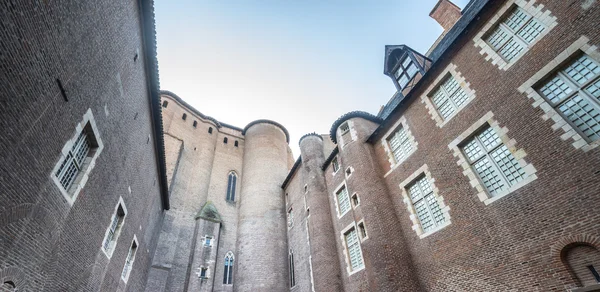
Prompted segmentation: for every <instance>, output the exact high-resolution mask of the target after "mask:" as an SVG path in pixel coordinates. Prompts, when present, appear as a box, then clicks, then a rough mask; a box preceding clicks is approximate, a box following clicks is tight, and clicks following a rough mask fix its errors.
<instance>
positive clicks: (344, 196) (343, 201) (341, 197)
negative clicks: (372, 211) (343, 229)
mask: <svg viewBox="0 0 600 292" xmlns="http://www.w3.org/2000/svg"><path fill="white" fill-rule="evenodd" d="M335 194H336V197H337V201H338V206H339V209H340V216H342V215H344V214H346V212H348V210H350V207H351V206H350V198H349V197H348V190H347V189H346V186H343V187H342V188H341V189H339V190H338V191H337V192H336V193H335Z"/></svg>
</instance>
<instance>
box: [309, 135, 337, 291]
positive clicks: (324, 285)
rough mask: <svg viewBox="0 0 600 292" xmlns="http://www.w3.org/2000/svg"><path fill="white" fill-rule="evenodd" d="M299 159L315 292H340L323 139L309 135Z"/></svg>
mask: <svg viewBox="0 0 600 292" xmlns="http://www.w3.org/2000/svg"><path fill="white" fill-rule="evenodd" d="M300 152H301V156H302V170H301V174H302V177H303V180H304V183H305V184H306V185H308V190H307V192H306V206H307V208H308V210H310V216H308V219H307V220H308V235H309V239H310V254H311V262H312V266H311V267H312V275H313V287H314V291H341V290H343V289H342V283H341V280H340V276H341V274H340V268H339V261H338V254H337V248H336V245H335V241H333V240H332V238H335V232H334V230H333V222H332V221H331V211H330V208H329V199H328V195H327V194H328V192H327V185H326V183H325V177H324V176H323V170H322V169H321V167H322V166H323V163H324V162H325V156H324V155H323V138H322V137H321V136H320V135H318V134H308V135H306V136H304V137H302V138H301V139H300Z"/></svg>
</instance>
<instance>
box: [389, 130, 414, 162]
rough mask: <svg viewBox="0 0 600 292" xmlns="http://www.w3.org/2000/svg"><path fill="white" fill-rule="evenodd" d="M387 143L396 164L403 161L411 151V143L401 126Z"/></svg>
mask: <svg viewBox="0 0 600 292" xmlns="http://www.w3.org/2000/svg"><path fill="white" fill-rule="evenodd" d="M388 143H389V144H390V149H391V151H392V153H393V154H394V159H395V160H396V163H400V162H402V161H404V159H406V158H407V157H408V155H409V154H410V153H411V152H412V150H413V146H412V143H411V142H410V139H409V137H408V135H407V133H406V130H405V129H404V127H402V126H400V127H399V128H398V130H396V132H395V133H394V134H393V136H392V137H390V138H389V140H388Z"/></svg>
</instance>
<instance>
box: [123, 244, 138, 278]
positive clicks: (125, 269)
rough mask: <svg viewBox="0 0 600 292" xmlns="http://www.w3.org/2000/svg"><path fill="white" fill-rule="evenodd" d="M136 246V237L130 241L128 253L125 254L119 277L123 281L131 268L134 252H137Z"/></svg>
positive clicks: (127, 276)
mask: <svg viewBox="0 0 600 292" xmlns="http://www.w3.org/2000/svg"><path fill="white" fill-rule="evenodd" d="M137 247H138V245H137V239H135V238H134V239H133V241H132V242H131V246H130V247H129V253H128V254H127V258H126V259H125V265H124V266H123V272H121V278H122V279H123V281H125V282H127V279H129V273H130V272H131V268H132V267H133V261H134V260H135V253H136V252H137Z"/></svg>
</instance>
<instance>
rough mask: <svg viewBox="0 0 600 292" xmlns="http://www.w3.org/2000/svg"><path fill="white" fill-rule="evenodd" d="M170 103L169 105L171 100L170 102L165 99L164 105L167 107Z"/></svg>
mask: <svg viewBox="0 0 600 292" xmlns="http://www.w3.org/2000/svg"><path fill="white" fill-rule="evenodd" d="M168 105H169V102H168V101H166V100H165V101H163V104H162V107H164V108H166V107H167V106H168Z"/></svg>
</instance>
